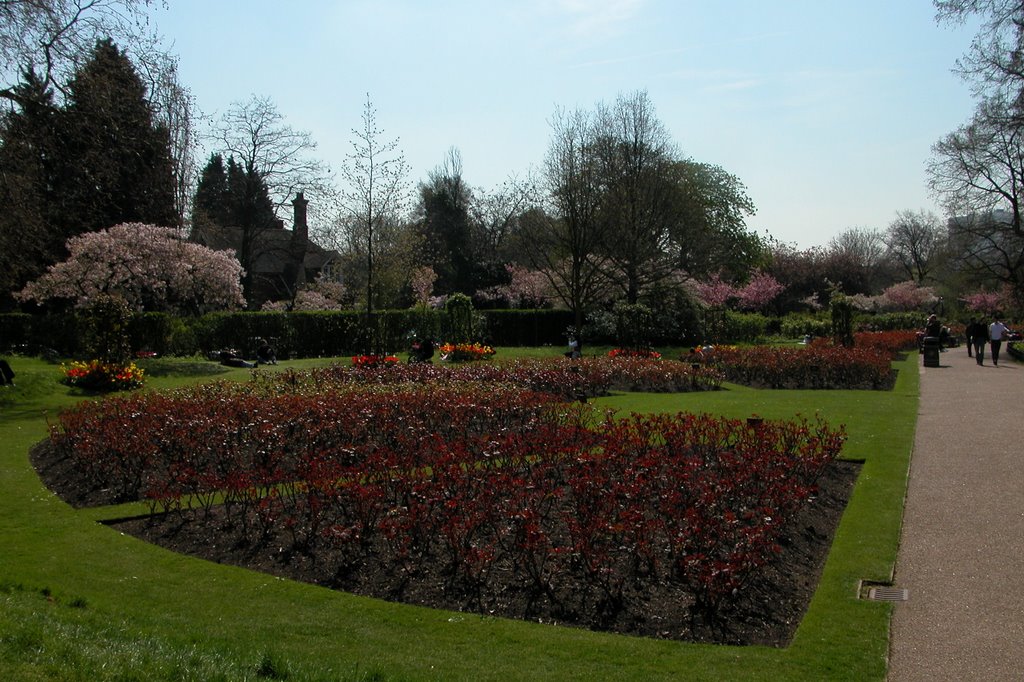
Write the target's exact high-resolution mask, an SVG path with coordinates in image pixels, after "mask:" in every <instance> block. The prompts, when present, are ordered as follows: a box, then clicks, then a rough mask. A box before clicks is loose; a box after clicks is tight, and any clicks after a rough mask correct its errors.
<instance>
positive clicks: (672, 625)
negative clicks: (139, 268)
mask: <svg viewBox="0 0 1024 682" xmlns="http://www.w3.org/2000/svg"><path fill="white" fill-rule="evenodd" d="M31 457H32V462H33V465H34V466H35V467H36V470H37V471H38V472H39V475H40V477H41V478H42V479H43V481H44V482H45V483H46V484H47V486H49V487H50V488H51V489H52V490H53V491H54V492H56V493H57V494H58V495H59V496H60V497H61V498H62V499H64V500H65V501H67V502H68V503H70V504H72V505H74V506H76V507H82V506H90V505H96V504H106V503H109V502H110V500H109V499H107V498H104V495H103V493H102V491H91V492H90V491H83V490H82V488H81V481H80V480H79V479H78V477H77V476H76V473H75V471H74V469H73V468H72V467H70V466H69V465H68V463H67V462H66V461H59V460H56V459H55V457H54V455H53V452H52V450H51V448H49V447H48V442H45V441H44V442H43V443H40V444H39V445H38V446H37V447H36V448H34V449H33V452H32V455H31ZM859 471H860V464H858V463H855V462H847V461H840V462H834V463H833V464H832V465H830V466H829V467H828V469H827V470H826V472H825V474H824V475H823V476H822V478H821V480H820V481H819V491H818V495H817V496H816V497H814V498H813V499H812V500H811V501H810V502H809V503H808V504H807V505H806V506H805V507H804V509H803V510H802V511H800V512H799V513H798V514H797V515H796V516H794V518H793V520H792V522H791V523H790V524H789V525H788V526H787V527H786V529H785V532H784V533H783V537H782V538H781V541H780V543H779V544H780V545H781V546H782V552H781V554H779V555H778V556H777V557H776V558H775V559H774V560H773V562H772V563H771V564H770V565H768V566H766V567H764V568H763V569H762V570H760V571H759V572H758V573H757V574H756V575H755V576H754V577H753V578H752V579H751V580H750V581H749V582H748V583H747V584H746V585H745V586H744V588H743V589H742V590H741V591H740V592H739V593H738V594H737V595H736V596H735V598H734V600H732V601H731V602H730V603H729V604H727V605H725V606H723V607H722V608H721V609H720V611H719V613H718V616H717V618H716V620H715V621H714V622H713V623H707V622H704V621H703V620H702V619H701V618H699V617H695V616H694V615H693V613H692V610H691V608H690V606H691V603H690V598H689V596H688V595H687V594H686V593H685V592H683V591H682V590H681V589H680V588H678V587H674V586H672V585H669V584H667V583H659V584H652V581H648V584H644V585H642V586H635V588H636V589H632V590H628V589H627V591H626V592H627V593H626V595H625V597H626V598H625V602H624V605H623V606H622V608H620V609H616V610H615V611H614V613H610V612H609V610H608V609H607V608H601V606H600V601H599V600H597V599H595V596H594V595H579V594H575V593H569V594H570V597H569V598H568V599H562V600H560V603H558V604H553V603H552V602H551V600H549V599H548V598H546V597H544V596H543V595H537V594H536V593H535V592H534V591H532V590H530V589H529V588H528V587H527V584H526V583H525V582H524V581H523V580H522V578H521V576H520V575H519V572H518V571H517V570H516V567H514V566H495V568H494V571H493V573H492V576H491V580H490V581H489V587H488V588H487V589H485V590H483V591H475V590H471V589H468V588H467V586H466V585H465V584H459V583H457V582H453V580H452V578H451V576H449V575H445V574H444V572H443V571H442V570H441V569H440V568H439V567H440V566H442V565H444V562H443V561H440V560H436V561H429V560H428V561H426V562H424V563H422V564H420V565H419V566H418V567H417V568H414V569H411V568H409V567H408V566H407V565H406V564H404V563H403V562H402V561H400V560H399V559H398V558H397V557H395V556H394V555H391V554H389V550H388V549H387V547H386V546H385V545H384V544H383V543H378V544H375V545H374V546H373V547H371V548H370V550H369V552H368V554H367V555H364V557H363V558H360V559H359V560H358V561H357V562H354V564H353V565H346V566H344V567H340V566H339V562H338V561H337V557H335V556H330V555H327V554H326V553H325V552H324V551H322V550H318V549H317V548H312V549H307V550H304V551H297V550H295V549H294V542H293V540H292V536H291V534H290V533H288V532H287V531H285V530H283V529H282V530H281V531H280V532H279V533H278V534H276V535H274V534H271V535H270V536H267V537H262V538H254V537H252V536H253V533H252V532H251V531H250V532H249V533H245V532H243V530H242V529H241V527H240V525H238V524H236V525H235V526H233V527H232V526H229V525H227V524H226V523H225V520H224V514H223V513H222V510H219V509H217V508H216V507H215V508H213V509H212V510H211V511H210V513H208V514H204V513H203V512H202V511H185V512H182V513H174V514H168V515H161V514H156V515H153V516H149V517H145V518H135V519H127V520H114V521H110V522H108V525H110V526H112V527H114V528H116V529H118V530H119V531H122V532H125V533H128V534H131V535H134V536H136V537H139V538H141V539H143V540H146V541H148V542H152V543H154V544H158V545H161V546H163V547H166V548H168V549H171V550H173V551H175V552H180V553H183V554H188V555H192V556H196V557H200V558H203V559H207V560H209V561H214V562H217V563H224V564H232V565H236V566H242V567H245V568H249V569H252V570H255V571H262V572H265V573H269V574H272V575H277V576H281V577H285V578H290V579H293V580H298V581H302V582H307V583H312V584H316V585H322V586H324V587H328V588H331V589H338V590H344V591H348V592H352V593H356V594H361V595H366V596H371V597H377V598H380V599H386V600H389V601H400V602H403V603H408V604H417V605H422V606H429V607H435V608H442V609H449V610H455V611H469V612H479V613H484V614H487V615H493V616H498V617H508V618H521V619H527V620H532V621H537V622H544V623H555V624H559V625H567V626H573V627H581V628H588V629H594V630H603V631H610V632H616V633H621V634H627V635H636V636H644V637H654V638H663V639H677V640H684V641H701V642H716V643H728V644H752V645H765V646H775V647H782V646H786V645H787V644H788V643H789V641H790V640H791V638H792V636H793V633H794V632H795V630H796V627H797V625H799V623H800V620H801V619H802V618H803V615H804V613H805V612H806V610H807V606H808V604H809V603H810V600H811V597H812V596H813V594H814V591H815V589H816V588H817V584H818V580H819V578H820V576H821V570H822V568H823V566H824V563H825V559H826V557H827V554H828V551H829V548H830V546H831V543H832V537H833V534H834V531H835V528H836V526H837V525H838V523H839V520H840V518H841V516H842V513H843V510H844V509H845V507H846V503H847V501H848V499H849V495H850V492H851V490H852V488H853V484H854V482H855V481H856V478H857V474H858V473H859ZM366 557H369V558H366Z"/></svg>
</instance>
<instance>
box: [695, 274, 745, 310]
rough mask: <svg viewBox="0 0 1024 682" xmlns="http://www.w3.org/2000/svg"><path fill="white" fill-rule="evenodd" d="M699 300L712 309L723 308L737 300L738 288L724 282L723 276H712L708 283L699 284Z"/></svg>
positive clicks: (697, 285)
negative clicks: (731, 301)
mask: <svg viewBox="0 0 1024 682" xmlns="http://www.w3.org/2000/svg"><path fill="white" fill-rule="evenodd" d="M696 289H697V298H699V299H700V300H701V302H702V303H703V304H704V305H706V306H710V307H712V308H722V307H724V306H725V304H726V303H728V302H729V300H730V299H733V298H736V295H737V291H736V288H735V287H734V286H733V285H731V284H729V283H728V282H723V281H722V277H721V275H712V276H711V278H710V279H709V280H708V281H706V282H697V284H696Z"/></svg>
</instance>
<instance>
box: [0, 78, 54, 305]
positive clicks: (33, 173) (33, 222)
mask: <svg viewBox="0 0 1024 682" xmlns="http://www.w3.org/2000/svg"><path fill="white" fill-rule="evenodd" d="M14 93H15V95H16V96H17V97H18V101H19V102H20V106H19V108H18V109H12V110H11V111H9V112H8V113H6V115H4V116H3V117H2V118H0V205H3V207H4V210H3V211H0V310H2V309H5V308H9V307H11V306H12V305H13V299H11V297H10V293H11V292H12V291H16V290H18V289H20V288H21V287H22V286H24V285H25V283H26V282H28V281H29V280H31V279H34V278H35V277H38V276H39V275H40V274H42V272H43V271H44V270H45V269H46V266H47V265H48V264H50V263H53V262H56V261H58V260H60V259H61V258H62V257H63V255H64V243H63V239H62V238H61V235H60V234H59V233H56V232H55V231H54V230H52V229H51V228H50V224H51V223H50V211H51V210H52V209H53V205H54V204H53V201H52V199H53V197H52V195H51V193H50V192H48V191H47V188H49V187H53V186H54V184H55V177H54V166H55V160H56V159H57V158H58V157H59V154H60V147H59V144H58V141H57V138H56V134H55V131H54V127H55V125H56V116H57V109H56V107H55V106H54V103H53V93H52V91H50V90H49V89H48V88H46V87H45V85H44V84H43V82H42V80H41V79H40V78H39V76H38V75H37V74H36V73H35V72H32V71H26V72H24V73H23V74H22V81H21V82H20V83H19V84H18V85H17V86H16V87H15V88H14Z"/></svg>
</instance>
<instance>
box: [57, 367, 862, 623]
mask: <svg viewBox="0 0 1024 682" xmlns="http://www.w3.org/2000/svg"><path fill="white" fill-rule="evenodd" d="M272 386H273V385H272V384H263V385H261V386H257V387H256V390H255V391H254V393H253V394H251V395H247V394H246V392H245V390H244V389H242V388H239V387H238V386H231V385H229V384H226V383H225V384H217V385H210V386H205V387H200V388H196V389H192V390H190V391H179V392H176V393H173V394H167V395H158V394H148V395H141V396H131V397H126V398H118V399H112V400H106V401H100V402H94V403H88V404H83V405H80V406H78V407H77V408H75V409H74V410H70V411H68V412H65V413H63V414H62V415H61V417H60V422H59V426H56V427H54V429H53V431H52V434H51V441H52V444H53V445H54V447H57V448H59V449H60V450H61V451H62V452H63V453H64V455H65V456H66V457H67V458H71V459H73V460H74V464H75V470H76V471H79V472H81V475H83V476H86V477H89V478H90V480H91V481H92V488H93V489H94V490H101V489H107V490H111V491H112V492H113V494H114V495H115V496H116V497H117V498H118V499H131V498H132V497H140V496H142V497H145V498H146V499H149V500H150V501H151V502H152V504H153V507H154V509H162V510H165V511H168V512H181V513H183V514H184V513H185V510H188V509H191V510H192V512H195V513H196V514H198V515H199V518H203V517H209V516H210V515H211V513H212V510H213V508H214V507H215V506H216V507H218V509H219V513H220V514H221V517H220V518H221V519H222V522H223V523H224V524H225V527H231V528H234V529H239V528H240V529H242V530H243V535H244V537H245V538H246V541H247V542H249V543H251V544H252V546H254V547H257V546H259V545H260V543H262V542H266V541H268V539H269V538H271V537H273V538H274V542H275V543H280V542H282V538H287V539H288V545H287V546H282V547H281V549H282V551H285V552H287V553H288V554H289V555H292V556H303V557H306V559H305V560H308V561H315V562H319V563H318V565H319V568H320V570H321V572H322V573H323V574H324V575H329V576H333V579H332V581H333V582H334V584H340V585H344V584H346V580H349V579H355V578H353V577H352V576H354V575H356V574H357V573H358V571H359V570H360V567H362V566H365V565H366V564H367V563H369V562H374V561H379V558H380V557H387V559H388V560H387V561H386V562H383V563H382V564H381V565H379V566H377V567H376V570H378V571H380V572H381V575H380V579H381V580H383V581H384V584H383V585H382V589H383V590H384V592H385V594H387V595H389V596H390V597H392V598H401V596H402V594H403V592H404V591H405V590H406V589H409V587H408V586H410V585H414V584H416V581H417V579H418V577H426V576H427V574H428V570H427V568H426V567H427V566H430V567H437V571H433V569H431V571H430V572H429V575H430V576H434V575H440V576H443V580H444V585H443V590H442V591H443V592H444V593H445V594H446V595H447V597H446V598H447V599H449V600H451V604H450V605H451V607H452V608H468V609H473V610H480V611H484V612H488V611H494V610H498V611H499V612H501V613H502V614H503V615H509V616H516V617H529V616H530V615H531V613H530V609H531V608H532V607H530V606H526V607H525V608H526V611H524V612H521V613H505V612H503V611H501V604H502V603H503V598H502V595H503V594H505V593H506V592H507V591H521V592H524V593H526V594H529V595H532V597H531V598H530V599H526V600H525V601H519V602H517V603H524V604H527V605H529V604H533V603H536V602H544V603H545V604H546V612H550V613H554V614H556V615H557V617H558V618H559V620H565V621H569V622H581V623H584V624H586V625H587V626H592V627H601V626H602V623H608V622H611V621H613V620H614V619H615V618H617V617H618V615H619V614H621V613H623V612H625V611H627V610H628V611H630V612H643V611H644V608H645V607H644V604H645V603H646V602H645V599H648V598H649V597H648V595H650V594H651V593H652V592H651V591H652V590H653V589H654V588H655V586H664V585H669V586H671V589H673V590H676V591H678V594H679V595H680V598H684V599H685V600H686V603H687V604H689V609H690V611H691V614H692V615H693V616H695V617H699V618H702V619H704V620H705V621H710V620H713V619H714V618H715V615H716V613H717V612H718V611H719V609H721V607H722V606H723V604H724V603H726V602H728V601H729V600H731V599H732V598H733V597H734V596H735V594H736V593H737V591H738V590H740V588H742V586H743V585H744V584H745V583H746V582H747V581H748V580H749V579H750V577H751V576H752V575H753V574H755V573H756V572H757V571H758V570H759V569H760V568H762V567H763V566H764V565H765V564H766V563H767V562H768V561H770V560H771V558H772V557H773V556H774V555H775V554H776V553H777V552H778V551H779V547H778V540H779V534H780V532H781V529H782V528H783V526H784V525H785V524H786V522H787V520H789V519H790V518H792V516H793V514H795V513H796V511H797V510H798V509H799V508H800V507H801V506H802V505H803V504H804V503H806V501H807V500H809V499H810V498H811V496H812V495H813V494H814V490H815V482H816V480H817V478H818V476H819V475H820V474H821V472H822V470H823V468H824V467H825V466H826V465H827V464H828V463H829V462H830V461H832V460H833V459H834V458H835V457H836V455H837V454H838V452H839V450H840V448H841V445H842V442H843V438H844V436H843V434H842V431H841V430H833V429H831V428H829V427H828V426H826V425H825V424H823V423H821V422H817V423H808V422H806V421H797V422H764V423H762V424H759V425H756V426H751V425H748V424H746V423H744V422H741V421H739V420H729V419H721V418H716V417H710V416H707V415H687V414H679V415H651V416H641V415H634V416H633V417H632V418H629V419H623V420H610V419H605V420H601V419H599V418H596V417H597V415H595V414H594V413H593V412H591V411H590V410H588V409H587V408H585V407H582V406H575V407H570V406H568V405H567V404H564V403H555V402H553V401H552V399H551V397H550V396H544V395H541V394H537V393H535V392H531V391H526V390H523V389H520V388H515V387H512V386H508V385H504V384H499V383H491V384H479V385H476V386H475V387H473V385H462V386H455V385H452V386H448V387H440V386H429V387H426V386H420V387H416V386H409V385H395V386H386V385H382V386H369V387H367V386H358V387H350V388H349V390H336V389H334V390H331V391H330V392H321V393H305V392H302V391H300V392H299V393H297V394H293V395H286V394H279V395H273V394H271V393H270V390H269V389H271V388H272ZM221 502H223V504H222V505H221ZM193 517H194V514H191V513H190V515H189V518H193ZM275 546H277V545H276V544H275ZM672 627H673V628H674V629H677V630H678V629H683V628H684V624H683V623H674V624H673V625H672Z"/></svg>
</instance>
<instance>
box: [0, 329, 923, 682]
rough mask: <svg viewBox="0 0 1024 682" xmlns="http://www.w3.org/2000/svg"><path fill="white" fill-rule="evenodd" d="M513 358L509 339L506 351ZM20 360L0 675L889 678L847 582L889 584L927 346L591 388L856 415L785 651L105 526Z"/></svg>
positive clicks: (51, 391)
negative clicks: (549, 613) (622, 632)
mask: <svg viewBox="0 0 1024 682" xmlns="http://www.w3.org/2000/svg"><path fill="white" fill-rule="evenodd" d="M560 352H562V349H561V348H543V349H532V350H531V351H529V354H531V355H545V354H547V355H555V354H558V353H560ZM587 352H588V354H590V353H594V352H599V349H593V348H588V349H587ZM517 353H518V351H517ZM511 354H513V352H512V351H511V350H510V349H499V353H498V357H503V356H508V355H511ZM524 354H525V353H524ZM666 355H667V357H673V355H672V354H671V353H666ZM14 360H15V361H14V362H12V365H13V366H14V369H15V371H16V372H17V373H18V376H17V378H16V381H17V385H16V386H15V387H13V388H10V387H8V388H4V389H0V486H2V490H3V491H4V494H3V495H2V496H0V679H5V680H58V679H59V680H65V679H72V680H75V679H83V680H84V679H89V680H121V679H147V680H148V679H152V680H172V679H174V680H178V679H196V680H200V679H202V680H216V679H223V680H242V679H248V680H260V679H289V680H337V679H341V680H407V679H408V680H416V679H453V680H463V679H474V680H488V679H494V680H497V679H502V680H508V679H588V680H589V679H637V680H641V679H642V680H650V679H672V678H676V679H677V678H680V677H685V678H686V679H693V680H720V679H734V680H758V679H765V678H766V677H770V678H771V679H778V680H806V679H835V680H843V679H848V680H871V679H876V680H880V679H884V677H885V668H886V663H885V660H886V652H887V646H888V627H889V617H890V612H891V608H892V606H891V605H890V604H887V603H884V602H866V601H861V600H858V599H857V594H856V592H857V585H858V581H859V580H861V579H865V580H872V581H879V582H885V581H887V580H889V578H890V577H891V574H892V570H893V566H894V562H895V558H896V551H897V544H898V538H899V524H900V519H901V515H902V506H903V497H904V492H905V486H906V476H907V470H908V466H909V456H910V450H911V447H912V443H913V434H914V426H915V419H916V408H917V395H918V371H917V366H916V362H917V359H916V355H914V356H911V358H910V359H908V360H906V361H902V362H900V363H897V366H898V367H899V369H900V376H899V380H898V382H897V385H896V388H895V390H893V391H891V392H870V391H814V392H811V391H757V390H753V389H747V388H743V387H739V386H734V385H727V387H726V388H727V390H724V391H719V392H714V393H695V394H673V395H659V394H623V395H615V396H611V397H608V398H603V399H601V400H600V401H599V402H600V403H601V404H602V405H605V406H608V407H610V408H615V409H620V410H626V411H644V412H646V411H668V412H675V411H680V410H687V411H697V412H712V413H717V414H725V415H730V416H737V417H745V416H750V415H751V414H758V415H761V416H763V417H766V418H789V417H792V416H793V415H794V414H798V413H799V414H803V415H805V416H808V417H813V415H814V414H820V415H822V416H823V417H824V418H825V419H827V420H828V421H829V422H830V423H843V424H845V425H846V428H847V430H848V433H849V442H848V443H847V446H846V448H845V450H844V456H846V457H849V458H854V459H863V460H864V462H865V465H864V468H863V471H862V473H861V476H860V479H859V481H858V483H857V486H856V489H855V491H854V495H853V499H852V500H851V502H850V506H849V507H848V509H847V512H846V514H845V516H844V518H843V521H842V524H841V526H840V528H839V530H838V534H837V538H836V541H835V543H834V545H833V549H832V552H831V554H830V556H829V559H828V563H827V565H826V568H825V572H824V576H823V578H822V582H821V585H820V587H819V589H818V592H817V594H816V596H815V598H814V600H813V602H812V604H811V607H810V609H809V612H808V614H807V616H806V618H805V619H804V621H803V623H802V624H801V626H800V628H799V630H798V632H797V635H796V637H795V640H794V641H793V643H792V644H791V645H790V646H789V647H787V648H786V649H770V648H765V647H729V646H711V645H693V644H681V643H678V642H667V641H654V640H647V639H641V638H634V637H622V636H615V635H609V634H603V633H594V632H589V631H583V630H576V629H570V628H559V627H555V626H550V625H538V624H532V623H524V622H518V621H509V620H502V619H496V618H488V617H482V616H478V615H472V614H464V613H453V612H447V611H435V610H430V609H423V608H418V607H414V606H405V605H400V604H392V603H387V602H381V601H376V600H372V599H367V598H362V597H356V596H353V595H349V594H343V593H336V592H332V591H329V590H325V589H321V588H317V587H313V586H309V585H302V584H298V583H294V582H290V581H287V580H280V579H277V578H273V577H269V576H265V575H262V574H258V573H253V572H250V571H246V570H242V569H238V568H234V567H230V566H222V565H218V564H213V563H209V562H205V561H201V560H197V559H192V558H189V557H184V556H179V555H176V554H173V553H171V552H168V551H166V550H164V549H161V548H159V547H155V546H151V545H148V544H146V543H143V542H141V541H139V540H136V539H134V538H132V537H129V536H123V535H120V534H119V533H117V532H116V531H114V530H112V529H110V528H109V527H106V526H103V525H101V524H99V523H97V521H99V520H101V519H103V518H109V517H110V516H112V515H116V514H123V513H125V512H126V511H130V508H129V509H121V508H118V509H110V508H106V509H90V510H74V509H71V508H70V507H68V506H67V505H65V504H64V503H62V502H60V501H59V500H58V499H57V498H56V497H55V496H53V495H52V494H51V493H50V492H49V491H47V490H45V489H44V488H43V486H42V485H41V483H40V482H39V479H38V478H37V477H36V475H35V472H34V471H33V470H32V468H31V466H30V465H29V463H28V457H27V453H28V451H29V448H30V447H31V446H32V444H33V443H35V442H37V441H39V440H40V439H42V438H44V437H45V435H46V431H47V419H48V418H49V419H52V417H53V416H54V415H55V414H56V413H57V411H58V410H60V409H62V408H64V407H66V406H69V405H72V404H74V403H75V402H76V401H78V400H81V399H82V396H81V395H77V394H75V393H74V392H73V391H72V390H71V389H68V388H67V387H64V386H61V385H60V384H58V383H57V379H58V377H59V371H58V370H59V368H58V366H57V365H53V364H48V363H45V362H43V361H41V360H35V359H26V358H15V359H14ZM145 362H152V361H145ZM145 362H144V363H140V364H142V365H143V366H145ZM326 362H328V361H327V360H303V361H296V362H288V363H284V364H282V365H278V366H277V367H271V368H268V370H269V371H279V370H281V369H283V368H284V367H287V366H292V367H296V366H297V367H309V366H314V365H316V364H325V363H326ZM175 364H176V363H175V362H166V361H163V362H162V364H161V365H159V367H160V368H159V369H157V371H150V377H151V378H150V380H149V384H150V385H151V386H152V387H154V388H165V387H172V386H178V385H182V384H185V383H190V382H195V381H201V380H207V379H209V378H227V379H232V380H245V379H246V378H247V377H248V376H249V372H250V370H245V369H231V370H226V371H223V372H222V371H220V368H217V367H216V366H210V367H208V368H207V369H210V370H211V371H212V370H217V373H216V375H207V374H204V373H203V372H201V371H199V368H197V367H196V366H183V367H182V369H181V371H176V370H175ZM185 364H187V363H185ZM193 364H196V363H193ZM198 364H201V363H198ZM153 369H156V367H154V368H153ZM79 671H82V672H79Z"/></svg>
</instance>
